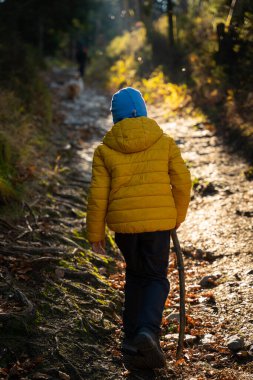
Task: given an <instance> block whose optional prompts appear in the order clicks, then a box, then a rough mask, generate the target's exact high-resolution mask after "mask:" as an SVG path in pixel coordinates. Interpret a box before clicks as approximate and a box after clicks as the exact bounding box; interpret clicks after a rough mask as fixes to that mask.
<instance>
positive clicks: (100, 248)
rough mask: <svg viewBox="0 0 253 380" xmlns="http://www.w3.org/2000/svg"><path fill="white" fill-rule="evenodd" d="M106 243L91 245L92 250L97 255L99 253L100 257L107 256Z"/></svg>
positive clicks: (99, 242) (100, 242)
mask: <svg viewBox="0 0 253 380" xmlns="http://www.w3.org/2000/svg"><path fill="white" fill-rule="evenodd" d="M104 247H105V241H104V240H102V241H98V242H96V243H91V249H92V251H93V252H95V253H99V254H100V255H104V254H105V248H104Z"/></svg>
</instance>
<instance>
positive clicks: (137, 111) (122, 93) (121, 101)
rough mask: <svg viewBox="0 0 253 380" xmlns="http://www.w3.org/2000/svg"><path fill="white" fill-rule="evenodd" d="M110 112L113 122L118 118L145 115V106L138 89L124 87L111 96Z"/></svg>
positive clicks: (118, 119)
mask: <svg viewBox="0 0 253 380" xmlns="http://www.w3.org/2000/svg"><path fill="white" fill-rule="evenodd" d="M111 112H112V118H113V122H114V124H115V123H117V122H118V121H120V120H123V119H126V118H131V117H140V116H147V108H146V104H145V101H144V99H143V97H142V95H141V93H140V91H138V90H135V89H134V88H132V87H126V88H123V89H122V90H119V91H118V92H116V93H115V94H114V95H113V97H112V103H111Z"/></svg>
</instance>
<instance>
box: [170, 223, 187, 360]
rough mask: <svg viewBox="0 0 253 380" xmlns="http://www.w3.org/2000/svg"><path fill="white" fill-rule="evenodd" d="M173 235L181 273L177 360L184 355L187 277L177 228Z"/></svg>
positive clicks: (172, 232)
mask: <svg viewBox="0 0 253 380" xmlns="http://www.w3.org/2000/svg"><path fill="white" fill-rule="evenodd" d="M171 237H172V241H173V244H174V249H175V252H176V256H177V269H178V275H179V290H180V324H179V337H178V344H177V355H176V358H177V360H178V359H180V358H181V357H182V351H183V347H184V334H185V277H184V260H183V255H182V251H181V247H180V244H179V240H178V237H177V232H176V230H175V229H174V230H172V231H171Z"/></svg>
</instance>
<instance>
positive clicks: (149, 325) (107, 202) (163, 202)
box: [87, 87, 191, 368]
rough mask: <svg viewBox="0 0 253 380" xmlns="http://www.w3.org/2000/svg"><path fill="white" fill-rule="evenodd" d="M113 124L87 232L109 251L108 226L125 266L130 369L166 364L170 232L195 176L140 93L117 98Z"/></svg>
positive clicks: (96, 175)
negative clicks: (163, 338) (163, 333)
mask: <svg viewBox="0 0 253 380" xmlns="http://www.w3.org/2000/svg"><path fill="white" fill-rule="evenodd" d="M111 112H112V117H113V122H114V126H113V127H112V129H111V130H110V131H109V132H107V133H106V135H105V137H104V139H103V142H102V143H101V144H100V145H99V146H98V147H97V148H96V150H95V153H94V159H93V169H92V182H91V186H90V192H89V197H88V209H87V234H88V239H89V241H90V242H91V244H92V249H93V251H94V252H97V253H103V252H104V239H105V223H107V224H108V226H109V228H110V229H111V230H113V231H115V241H116V243H117V245H118V247H119V249H120V250H121V252H122V254H123V256H124V259H125V261H126V284H125V302H124V312H123V327H124V334H125V336H124V339H123V344H122V351H123V353H124V354H125V359H126V360H127V365H128V367H129V368H131V367H139V368H145V367H146V368H159V367H163V366H164V365H165V357H164V354H163V352H162V350H161V348H160V344H159V334H160V325H161V320H162V313H163V309H164V304H165V301H166V298H167V296H168V293H169V282H168V280H167V269H168V256H169V244H170V230H171V229H173V228H178V227H179V226H180V224H181V223H182V222H183V221H184V219H185V216H186V212H187V208H188V204H189V200H190V189H191V180H190V173H189V171H188V169H187V167H186V165H185V163H184V161H183V159H182V157H181V154H180V151H179V148H178V147H177V145H176V144H175V142H174V140H173V139H172V138H171V137H170V136H169V135H167V134H165V133H164V132H163V130H162V129H161V128H160V127H159V126H158V124H157V123H156V122H155V120H152V119H150V118H148V117H147V109H146V105H145V102H144V99H143V98H142V95H141V93H140V92H139V91H137V90H135V89H133V88H131V87H127V88H123V89H122V90H120V91H118V92H117V93H116V94H114V95H113V97H112V103H111Z"/></svg>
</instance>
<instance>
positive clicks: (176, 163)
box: [169, 139, 191, 223]
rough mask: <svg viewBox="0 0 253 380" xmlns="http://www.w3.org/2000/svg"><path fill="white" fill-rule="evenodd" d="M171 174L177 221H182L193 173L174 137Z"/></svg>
mask: <svg viewBox="0 0 253 380" xmlns="http://www.w3.org/2000/svg"><path fill="white" fill-rule="evenodd" d="M169 176H170V183H171V188H172V194H173V198H174V201H175V206H176V209H177V223H182V222H183V221H184V220H185V217H186V213H187V209H188V206H189V202H190V195H191V175H190V172H189V170H188V168H187V166H186V164H185V162H184V160H183V159H182V157H181V153H180V150H179V148H178V146H177V145H176V143H175V141H174V140H173V139H172V140H171V146H170V158H169Z"/></svg>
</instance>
